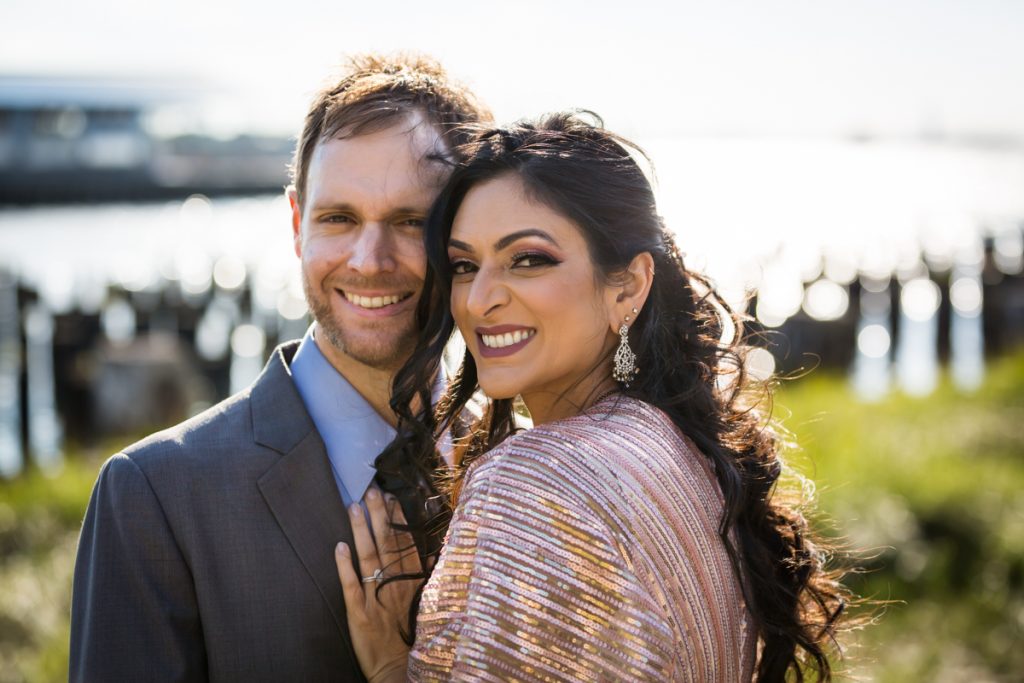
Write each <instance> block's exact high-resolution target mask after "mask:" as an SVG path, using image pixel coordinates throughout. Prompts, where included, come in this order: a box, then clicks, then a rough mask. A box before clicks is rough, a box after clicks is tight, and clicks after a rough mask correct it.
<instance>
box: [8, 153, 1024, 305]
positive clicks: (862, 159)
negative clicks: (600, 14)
mask: <svg viewBox="0 0 1024 683" xmlns="http://www.w3.org/2000/svg"><path fill="white" fill-rule="evenodd" d="M641 142H643V143H644V144H645V147H646V149H647V151H648V153H649V154H650V155H651V157H652V159H653V160H654V164H655V170H656V174H657V180H658V196H659V205H660V208H661V211H662V214H663V215H664V216H665V218H666V220H667V222H668V224H669V226H670V227H671V228H672V229H674V230H675V231H676V232H677V234H678V235H679V244H680V247H681V249H682V250H683V251H684V252H686V254H687V259H688V260H689V261H690V262H691V263H692V264H694V265H695V266H696V267H698V268H701V269H702V270H705V271H707V272H709V273H710V274H712V275H713V276H714V277H716V279H718V281H719V284H720V285H721V286H723V287H725V288H726V289H728V290H730V291H731V292H737V293H738V291H740V290H742V289H743V288H749V287H752V286H756V285H758V284H760V282H761V280H762V278H763V276H764V264H766V263H772V264H774V266H775V268H776V271H777V272H778V273H782V274H784V275H785V276H787V277H789V278H790V279H792V280H798V279H802V280H804V281H810V280H813V279H814V278H815V277H816V276H817V275H818V274H820V273H821V272H822V271H823V270H825V271H826V272H827V273H828V274H829V275H830V276H838V277H840V278H842V277H843V275H842V273H847V274H849V275H848V278H849V279H852V278H853V275H854V274H855V272H856V269H860V270H868V271H880V272H881V271H884V272H891V271H892V270H894V269H895V268H896V267H897V265H898V264H899V263H900V261H901V260H905V259H906V258H908V257H909V256H914V257H917V256H918V255H919V254H920V253H921V252H922V251H924V252H925V253H927V254H930V255H933V256H935V258H937V259H940V260H941V259H948V260H951V259H952V257H953V255H954V253H955V252H956V251H957V250H958V249H960V248H963V247H964V245H970V244H971V243H973V242H977V240H978V239H979V238H980V236H982V235H983V234H986V233H994V234H999V233H1000V226H1003V225H1005V224H1006V223H1007V222H1012V221H1014V220H1017V219H1019V218H1020V217H1022V216H1024V153H1022V152H1021V151H1020V150H1005V151H1003V150H978V149H966V148H960V147H951V146H939V145H926V144H914V143H900V144H896V143H885V144H883V143H854V142H843V141H833V140H817V141H815V140H811V141H807V140H804V141H797V140H786V139H778V140H775V139H772V140H760V139H721V140H718V139H710V140H709V139H700V140H696V139H695V140H688V139H652V140H649V141H643V140H642V141H641ZM224 258H228V259H231V260H232V261H231V262H224V261H223V259H224ZM0 261H2V262H3V263H5V264H7V265H9V266H11V267H13V268H15V270H16V271H17V272H18V273H19V274H20V275H21V276H23V277H25V278H26V279H28V280H29V281H31V282H35V283H37V284H38V285H40V287H41V289H42V291H43V292H44V293H45V296H46V298H47V301H48V302H49V304H50V306H51V307H52V308H54V309H55V310H58V311H59V310H62V309H63V308H65V307H67V306H68V305H70V304H71V303H72V302H75V301H81V300H84V299H89V298H90V297H92V298H93V299H94V300H95V298H96V297H97V290H98V289H101V288H102V285H103V283H104V282H106V281H108V280H114V281H117V282H120V283H122V284H124V285H126V286H127V287H128V288H129V289H142V288H145V287H146V286H147V285H149V284H152V283H153V282H154V281H155V280H156V279H157V278H159V277H170V278H172V279H181V281H182V282H183V284H184V285H186V287H187V288H191V289H193V290H196V291H203V290H205V289H206V287H208V286H209V284H210V282H211V280H212V279H213V278H214V276H215V274H216V273H217V272H220V273H221V276H222V277H223V278H224V279H225V280H229V281H230V280H232V279H233V278H236V277H238V276H239V267H240V264H241V265H244V266H245V267H246V268H247V269H248V270H249V271H250V272H252V271H254V270H255V271H256V272H257V274H258V276H259V277H260V279H261V280H263V281H275V282H281V281H284V280H287V279H289V277H291V276H292V275H293V273H294V272H295V269H296V259H295V256H294V252H293V250H292V245H291V227H290V213H289V209H288V205H287V202H286V201H285V199H284V197H283V196H261V197H249V198H225V199H214V200H212V201H210V200H206V199H205V198H199V197H197V198H192V199H190V200H187V201H184V202H182V201H173V202H165V203H143V204H104V205H81V206H63V207H36V208H27V209H25V208H13V209H12V208H8V209H5V210H0ZM242 276H244V272H243V273H242ZM849 279H848V280H847V281H849ZM779 289H780V291H784V290H786V287H785V286H781V287H779Z"/></svg>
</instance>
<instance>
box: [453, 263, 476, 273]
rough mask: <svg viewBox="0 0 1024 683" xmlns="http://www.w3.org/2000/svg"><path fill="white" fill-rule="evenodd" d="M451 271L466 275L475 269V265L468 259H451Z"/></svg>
mask: <svg viewBox="0 0 1024 683" xmlns="http://www.w3.org/2000/svg"><path fill="white" fill-rule="evenodd" d="M451 265H452V273H454V274H455V275H466V274H467V273H472V272H473V271H474V270H476V266H475V265H473V263H472V262H470V261H452V264H451Z"/></svg>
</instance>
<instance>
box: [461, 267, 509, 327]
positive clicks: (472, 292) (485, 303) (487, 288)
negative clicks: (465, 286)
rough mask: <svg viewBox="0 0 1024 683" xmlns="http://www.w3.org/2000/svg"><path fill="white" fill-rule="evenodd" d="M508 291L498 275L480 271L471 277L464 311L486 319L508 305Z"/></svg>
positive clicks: (483, 270)
mask: <svg viewBox="0 0 1024 683" xmlns="http://www.w3.org/2000/svg"><path fill="white" fill-rule="evenodd" d="M508 300H509V291H508V287H507V285H506V284H505V282H504V281H503V280H502V277H501V274H500V273H492V272H490V271H489V270H487V269H481V270H480V271H478V272H477V273H476V275H475V276H474V277H473V283H472V284H471V285H470V288H469V296H468V297H467V299H466V309H467V310H468V311H469V313H470V314H471V315H473V316H475V317H477V318H486V317H487V316H488V315H491V314H493V313H494V312H495V311H497V310H498V309H500V308H501V307H502V306H504V305H505V304H507V303H508Z"/></svg>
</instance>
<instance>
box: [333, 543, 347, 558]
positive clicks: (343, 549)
mask: <svg viewBox="0 0 1024 683" xmlns="http://www.w3.org/2000/svg"><path fill="white" fill-rule="evenodd" d="M334 550H335V552H337V553H338V554H339V555H341V556H342V557H348V546H347V545H345V544H344V543H339V544H338V545H336V546H335V547H334Z"/></svg>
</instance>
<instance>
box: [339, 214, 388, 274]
mask: <svg viewBox="0 0 1024 683" xmlns="http://www.w3.org/2000/svg"><path fill="white" fill-rule="evenodd" d="M393 254H394V244H392V240H391V235H390V233H389V231H388V226H387V225H386V224H384V223H380V222H367V223H364V224H363V225H362V226H361V227H360V229H359V233H358V234H357V236H356V239H355V243H354V244H353V245H352V252H351V255H350V257H349V260H348V265H349V268H351V269H352V270H354V271H356V272H358V273H360V274H361V275H375V274H377V273H386V272H391V271H393V270H394V269H395V260H394V257H393Z"/></svg>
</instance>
